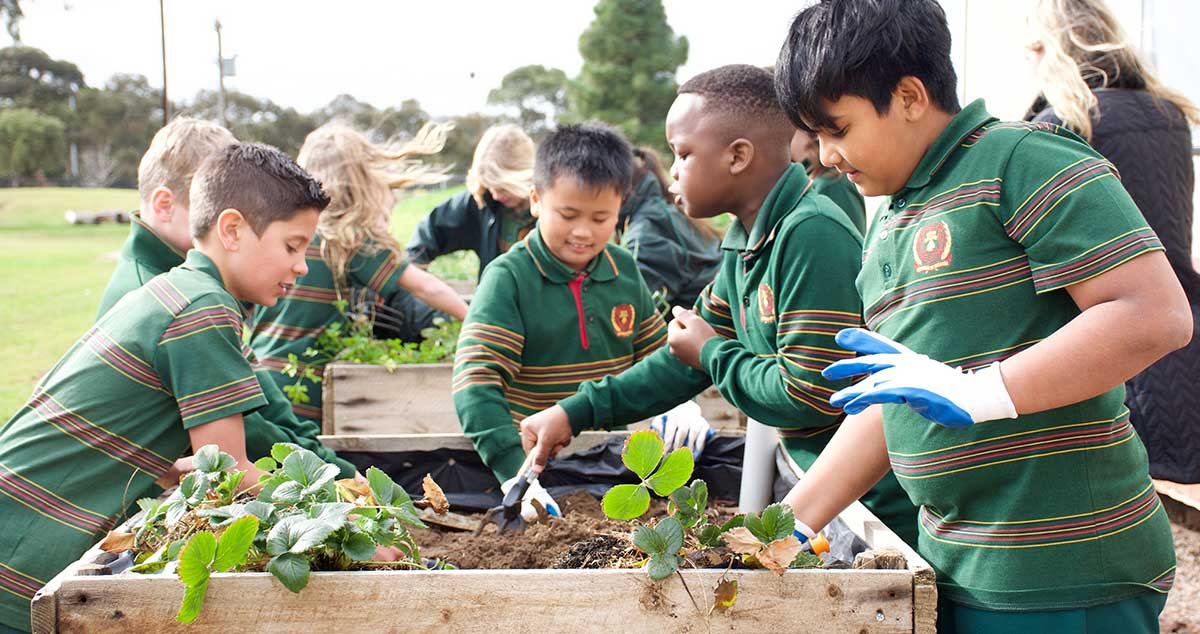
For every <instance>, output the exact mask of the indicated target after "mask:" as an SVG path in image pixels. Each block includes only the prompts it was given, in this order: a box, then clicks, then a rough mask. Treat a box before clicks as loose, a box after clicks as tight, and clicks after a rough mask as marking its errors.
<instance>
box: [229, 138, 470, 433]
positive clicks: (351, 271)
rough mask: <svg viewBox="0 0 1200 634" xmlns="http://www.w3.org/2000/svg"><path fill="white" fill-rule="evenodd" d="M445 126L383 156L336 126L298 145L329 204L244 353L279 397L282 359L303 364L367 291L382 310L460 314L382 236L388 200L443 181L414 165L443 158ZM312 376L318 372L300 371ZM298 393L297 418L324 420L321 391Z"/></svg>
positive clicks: (450, 293)
mask: <svg viewBox="0 0 1200 634" xmlns="http://www.w3.org/2000/svg"><path fill="white" fill-rule="evenodd" d="M448 130H449V126H447V125H433V124H428V125H426V126H425V127H424V128H422V129H421V131H420V132H419V133H418V134H417V136H416V137H415V138H414V139H413V140H412V141H410V142H409V143H407V144H405V145H403V146H401V147H381V146H378V145H375V144H374V143H371V142H370V141H368V140H367V139H366V137H364V136H363V135H362V134H360V133H358V132H357V131H355V130H353V129H351V128H349V127H346V126H345V125H342V124H340V123H330V124H326V125H324V126H321V127H320V128H317V129H316V130H314V131H313V132H312V133H310V134H309V135H308V137H307V138H305V139H304V145H303V146H302V147H301V148H300V156H299V157H298V159H297V160H298V161H299V163H300V165H301V166H303V167H304V168H305V169H306V170H309V172H310V173H311V174H312V175H313V176H314V177H315V178H317V179H318V180H320V181H321V183H322V184H323V186H324V187H325V192H326V193H327V194H329V196H330V198H331V199H332V202H330V204H329V208H328V209H326V210H325V213H323V214H322V215H321V222H320V224H318V225H317V235H316V237H315V238H313V241H312V244H310V245H308V248H307V250H306V258H307V262H308V273H307V274H305V276H304V277H302V278H301V279H300V280H298V281H297V283H296V286H295V287H294V288H291V289H289V291H288V293H287V294H286V295H285V296H284V297H283V299H281V300H280V301H279V302H278V303H277V304H275V305H274V306H269V307H262V308H260V309H258V310H257V311H256V312H255V314H254V318H253V329H254V332H253V335H252V336H251V339H250V348H251V349H252V350H253V351H254V352H255V354H257V355H258V358H259V359H260V360H261V361H262V363H263V364H264V365H266V366H267V367H269V368H271V370H272V372H271V376H272V377H273V378H274V379H275V381H276V383H277V384H278V385H279V386H280V388H282V387H283V386H284V385H291V384H293V383H296V382H297V378H295V377H290V376H287V375H285V374H284V373H283V369H284V367H285V366H287V365H288V355H289V354H294V355H296V357H297V358H298V359H300V360H301V363H302V364H303V363H304V362H303V360H304V359H305V356H304V353H305V351H306V350H308V349H309V348H312V347H315V345H316V342H317V338H318V337H319V336H320V334H321V332H322V331H324V330H325V328H327V327H328V326H330V325H331V324H335V323H341V322H342V321H343V320H344V319H345V316H344V314H343V311H342V310H340V309H339V306H344V304H343V302H348V301H349V300H350V298H351V295H352V294H353V293H354V292H355V291H356V290H358V289H369V290H370V291H372V293H374V294H375V295H377V296H379V297H380V298H382V299H383V301H385V302H389V303H390V301H391V300H392V299H394V298H395V297H396V296H397V295H399V294H400V293H403V292H409V293H412V294H413V295H414V296H416V298H417V299H419V300H421V301H422V302H424V303H426V304H428V305H429V306H431V307H433V308H435V309H437V310H440V311H442V312H444V313H446V314H448V315H450V316H451V317H453V318H454V319H462V318H463V317H464V316H466V314H467V305H466V302H464V301H463V300H462V298H461V297H459V296H458V294H457V293H455V292H454V290H453V289H451V288H450V287H449V286H447V285H446V283H445V282H443V281H441V280H440V279H438V278H436V277H434V276H433V275H432V274H430V273H428V272H426V271H425V270H424V269H421V268H419V267H414V266H409V263H408V262H407V261H406V260H405V258H404V253H403V250H402V248H401V246H400V243H399V242H397V241H396V238H395V237H393V236H392V235H391V234H390V233H389V232H388V221H389V219H390V217H391V213H392V207H393V206H394V205H395V203H396V198H395V196H394V195H393V193H392V191H393V190H395V189H401V188H404V187H411V186H413V185H418V184H428V183H437V182H441V181H442V180H444V178H445V177H444V176H443V174H442V173H441V172H440V171H437V170H434V169H431V168H429V167H427V166H424V165H422V164H421V163H420V162H417V161H414V160H413V159H412V158H411V157H412V156H414V155H418V154H432V153H435V152H438V151H440V150H441V148H442V144H443V143H444V142H445V139H446V132H447V131H448ZM305 365H306V366H307V367H309V368H311V369H312V370H313V371H314V372H315V373H316V374H317V375H318V376H319V375H320V374H321V371H322V369H323V367H324V365H323V364H322V363H313V364H305ZM298 380H299V382H300V385H301V386H302V387H303V388H304V390H303V394H304V396H305V398H306V399H307V400H302V401H301V402H299V403H295V404H294V405H293V409H294V410H295V412H296V414H297V415H299V416H303V417H305V418H310V419H312V420H316V421H320V420H321V417H322V416H321V388H320V386H319V385H318V384H317V383H316V382H314V381H312V380H311V379H309V378H306V377H303V376H302V377H300V378H299V379H298Z"/></svg>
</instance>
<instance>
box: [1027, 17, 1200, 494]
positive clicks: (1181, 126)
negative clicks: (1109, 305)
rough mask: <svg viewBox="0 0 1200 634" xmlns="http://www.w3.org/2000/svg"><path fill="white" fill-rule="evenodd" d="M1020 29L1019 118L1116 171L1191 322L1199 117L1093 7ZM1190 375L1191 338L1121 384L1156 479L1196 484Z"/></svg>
mask: <svg viewBox="0 0 1200 634" xmlns="http://www.w3.org/2000/svg"><path fill="white" fill-rule="evenodd" d="M1029 24H1030V27H1031V30H1032V32H1033V33H1032V34H1033V37H1032V38H1031V40H1032V41H1031V43H1030V45H1029V46H1028V50H1029V57H1030V61H1031V63H1032V64H1033V68H1034V74H1035V75H1036V77H1037V83H1038V87H1039V89H1040V91H1041V95H1040V96H1039V97H1038V99H1037V100H1036V101H1035V102H1034V105H1033V106H1032V107H1031V108H1030V112H1029V115H1028V117H1027V118H1029V119H1031V120H1033V121H1035V122H1043V123H1053V124H1058V125H1063V126H1065V127H1067V128H1069V129H1071V130H1073V131H1074V132H1076V133H1077V134H1079V135H1080V136H1082V137H1084V138H1085V139H1087V140H1088V141H1089V142H1090V143H1091V144H1092V146H1093V147H1095V148H1096V150H1097V151H1098V152H1100V153H1101V154H1103V155H1104V157H1105V158H1107V159H1108V160H1109V161H1111V162H1112V163H1113V165H1114V166H1116V168H1117V171H1118V172H1119V173H1120V174H1121V182H1122V183H1123V184H1124V185H1125V188H1126V189H1127V190H1128V191H1129V194H1130V196H1131V197H1132V198H1133V201H1134V202H1135V203H1137V206H1138V208H1139V209H1141V211H1142V214H1143V215H1145V216H1146V220H1147V222H1149V224H1150V227H1151V228H1152V229H1154V231H1155V233H1157V234H1158V237H1159V239H1160V240H1161V241H1162V243H1163V246H1164V247H1165V249H1166V255H1167V259H1168V260H1169V261H1170V263H1171V267H1172V268H1173V269H1174V270H1175V274H1176V275H1177V276H1178V277H1179V281H1180V283H1181V284H1182V285H1183V288H1184V291H1185V292H1186V293H1187V297H1188V301H1189V303H1191V306H1192V315H1193V319H1197V316H1200V274H1197V272H1196V270H1195V268H1194V267H1193V264H1192V260H1191V251H1192V189H1193V186H1194V184H1195V173H1194V169H1193V164H1192V135H1191V130H1190V129H1189V124H1196V123H1200V110H1197V108H1196V106H1195V105H1194V104H1192V103H1191V102H1190V101H1188V100H1187V99H1186V98H1185V97H1183V95H1181V94H1179V93H1178V92H1175V91H1173V90H1171V89H1169V88H1167V87H1166V86H1164V85H1162V83H1160V82H1159V81H1158V79H1157V78H1155V76H1154V74H1153V72H1152V70H1151V68H1150V66H1149V65H1148V64H1147V62H1146V60H1145V59H1143V57H1142V56H1141V55H1140V54H1139V53H1138V51H1137V50H1136V49H1135V48H1134V47H1133V45H1132V44H1131V43H1130V41H1129V38H1128V37H1127V36H1126V34H1125V33H1124V31H1123V30H1122V29H1121V26H1120V24H1118V23H1117V20H1116V18H1115V17H1114V16H1113V14H1112V12H1111V11H1109V9H1108V7H1106V6H1105V5H1104V3H1103V2H1102V0H1036V2H1035V3H1034V9H1033V15H1032V17H1031V19H1030V21H1029ZM1096 220H1097V222H1103V220H1104V219H1103V218H1097V219H1096ZM1198 321H1200V320H1198ZM1197 375H1200V339H1195V338H1193V339H1192V342H1191V343H1190V344H1189V345H1188V346H1187V347H1185V348H1182V349H1180V350H1178V351H1176V352H1174V353H1172V354H1169V355H1167V356H1166V357H1164V358H1163V359H1162V360H1161V361H1159V362H1158V363H1155V364H1154V365H1152V366H1150V367H1149V368H1147V369H1146V370H1145V371H1144V372H1142V373H1141V374H1139V375H1138V376H1136V377H1134V378H1132V379H1130V380H1129V381H1128V382H1127V383H1126V384H1125V389H1126V399H1125V402H1126V404H1127V405H1128V406H1129V409H1130V411H1131V416H1130V420H1131V422H1132V423H1133V426H1134V427H1135V428H1136V429H1137V431H1138V434H1139V435H1140V436H1141V438H1142V440H1143V442H1144V443H1145V445H1146V450H1147V452H1148V453H1149V455H1150V474H1151V475H1152V476H1154V477H1156V478H1165V479H1169V480H1175V481H1177V482H1200V434H1197V433H1196V430H1197V429H1200V407H1197V405H1198V404H1200V403H1198V402H1197V399H1196V391H1195V389H1194V386H1193V385H1192V384H1191V382H1192V381H1193V380H1194V377H1196V376H1197Z"/></svg>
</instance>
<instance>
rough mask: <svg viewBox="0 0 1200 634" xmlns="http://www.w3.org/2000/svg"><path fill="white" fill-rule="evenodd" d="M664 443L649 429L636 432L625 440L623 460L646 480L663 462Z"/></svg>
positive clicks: (630, 468)
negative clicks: (660, 462) (659, 463)
mask: <svg viewBox="0 0 1200 634" xmlns="http://www.w3.org/2000/svg"><path fill="white" fill-rule="evenodd" d="M662 454H663V441H662V438H659V437H658V434H657V433H655V432H654V431H651V430H649V429H643V430H642V431H635V432H633V433H632V434H630V435H629V438H628V439H626V440H625V448H624V450H623V451H622V452H621V460H622V461H623V462H624V463H625V466H626V467H628V468H629V470H630V471H632V472H634V473H636V474H637V477H639V478H641V479H642V480H645V479H646V478H647V477H648V476H649V475H650V472H651V471H653V470H654V467H656V466H658V462H659V461H660V460H662Z"/></svg>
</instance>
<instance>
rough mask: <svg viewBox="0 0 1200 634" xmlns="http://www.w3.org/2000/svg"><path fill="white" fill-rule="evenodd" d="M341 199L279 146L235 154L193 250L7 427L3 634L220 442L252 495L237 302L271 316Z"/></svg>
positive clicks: (214, 161)
mask: <svg viewBox="0 0 1200 634" xmlns="http://www.w3.org/2000/svg"><path fill="white" fill-rule="evenodd" d="M328 202H329V199H328V198H327V197H325V195H324V194H323V193H322V192H321V186H320V184H318V183H317V182H316V181H314V180H313V179H312V178H310V177H309V176H308V175H307V174H306V173H304V171H303V170H301V169H300V168H299V167H297V166H296V164H295V163H294V162H293V161H292V160H291V159H289V158H288V157H287V156H286V155H284V154H283V153H281V152H280V151H279V150H276V149H274V148H271V147H268V146H263V145H257V144H241V145H232V146H229V147H226V148H225V149H223V150H221V151H219V152H217V153H216V154H214V155H213V156H211V157H210V158H209V159H207V160H206V161H205V163H204V164H203V165H202V166H201V168H200V170H199V171H198V172H197V174H196V177H195V179H194V181H193V183H192V188H191V207H192V210H191V211H192V214H191V233H192V237H193V238H194V239H195V241H196V248H195V249H193V250H192V251H190V252H189V253H188V255H187V260H186V261H185V262H184V263H183V264H182V265H181V266H178V267H176V268H174V269H172V270H171V271H170V272H168V273H166V274H164V275H160V276H158V277H156V278H154V279H152V280H151V281H150V282H148V283H147V284H146V285H145V286H143V287H141V288H139V289H137V290H135V291H132V292H130V293H129V294H127V295H126V296H125V297H124V298H122V299H121V300H120V301H119V302H117V303H116V305H114V306H113V307H112V309H111V310H109V311H108V312H107V313H105V314H104V316H103V317H101V318H100V319H99V321H97V322H96V324H95V325H94V326H93V327H92V328H91V329H90V330H88V332H87V333H86V334H84V336H83V337H82V338H80V340H79V341H78V342H76V343H75V345H74V346H72V347H71V349H70V350H68V351H67V353H66V354H65V355H64V356H63V358H62V359H61V360H60V361H59V362H58V364H57V365H55V366H54V368H53V369H52V370H51V371H50V372H49V373H48V374H47V375H46V376H45V377H44V378H43V379H42V380H41V382H40V383H39V384H38V385H37V387H35V388H34V392H33V396H32V397H31V398H30V400H29V402H28V403H26V404H25V406H23V407H22V408H21V409H20V410H19V411H17V413H16V415H14V416H13V418H12V419H11V420H9V421H8V423H7V424H5V425H4V427H3V428H0V590H3V591H4V592H0V625H3V626H5V627H8V628H10V629H14V630H16V631H20V632H28V631H29V627H30V620H29V618H30V617H29V601H30V599H31V598H32V597H33V594H34V592H36V591H37V590H38V589H39V588H40V587H41V586H43V585H45V584H46V582H47V581H49V580H50V579H51V578H52V577H53V576H54V575H55V574H57V573H58V571H59V570H61V569H62V568H63V567H64V566H65V565H67V564H68V563H70V562H71V561H73V560H75V559H77V558H78V557H79V555H80V554H81V553H83V552H84V551H85V550H87V548H88V547H89V546H91V545H92V544H93V543H95V542H96V541H97V540H99V539H100V538H101V537H103V535H104V534H105V532H106V531H107V530H109V529H111V528H112V527H113V526H114V525H115V524H116V523H117V522H118V521H120V519H121V517H120V515H121V513H122V512H123V511H124V510H125V509H126V508H128V506H129V504H130V502H131V501H133V500H136V499H138V498H140V497H144V496H146V495H147V494H150V493H153V492H154V491H157V490H158V489H156V488H155V485H156V484H157V485H158V486H160V487H167V486H170V485H172V484H174V481H175V480H176V479H177V478H178V476H179V473H180V471H186V470H188V469H189V468H190V467H189V466H188V465H187V464H186V462H187V461H186V460H184V461H181V463H183V464H178V463H177V464H176V465H174V467H173V464H172V463H173V461H175V460H176V459H177V458H178V457H179V456H181V455H183V454H184V453H185V452H187V451H188V450H189V449H195V448H199V447H201V446H203V445H208V444H215V445H217V446H218V447H219V448H220V449H221V450H222V451H225V452H227V453H229V454H231V455H232V456H233V457H234V458H235V459H236V460H237V467H236V468H238V469H240V470H242V471H245V472H246V479H245V482H246V483H247V486H252V485H253V483H254V482H256V481H257V480H258V478H259V476H260V475H262V472H260V471H259V470H257V469H256V468H255V467H254V465H253V463H251V462H250V460H249V459H248V458H247V456H246V450H245V445H244V442H243V431H242V414H243V413H244V412H247V411H250V410H253V409H256V408H259V407H262V406H263V405H264V404H265V400H264V399H263V396H262V391H261V389H260V387H259V382H258V379H257V378H256V377H255V375H254V372H253V370H252V369H251V367H250V364H249V363H248V362H247V361H246V358H245V357H244V356H243V348H244V344H243V342H242V319H243V316H244V315H243V312H242V306H241V302H252V303H260V304H266V305H270V304H273V303H275V301H276V300H277V299H278V298H279V297H280V296H281V295H282V294H283V293H284V291H285V290H286V288H287V287H288V286H289V285H290V284H292V283H293V282H294V281H295V279H296V278H297V277H298V276H300V275H303V273H304V247H305V245H307V244H308V242H309V241H310V240H311V239H312V236H313V232H314V231H315V230H316V224H317V214H318V213H319V212H320V210H321V209H323V208H324V207H325V205H327V204H328Z"/></svg>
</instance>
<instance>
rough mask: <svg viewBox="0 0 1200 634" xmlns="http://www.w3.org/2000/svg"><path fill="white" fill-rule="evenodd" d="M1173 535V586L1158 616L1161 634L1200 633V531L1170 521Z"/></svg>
mask: <svg viewBox="0 0 1200 634" xmlns="http://www.w3.org/2000/svg"><path fill="white" fill-rule="evenodd" d="M1171 532H1173V533H1174V534H1175V557H1176V558H1177V559H1178V560H1179V564H1178V568H1176V570H1175V586H1174V587H1172V588H1171V592H1170V594H1168V595H1167V607H1166V608H1164V609H1163V612H1162V615H1161V616H1160V617H1159V619H1158V625H1159V628H1160V630H1161V631H1162V632H1163V634H1200V531H1196V530H1192V529H1190V528H1187V527H1186V526H1182V525H1180V524H1179V523H1176V522H1172V523H1171Z"/></svg>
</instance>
